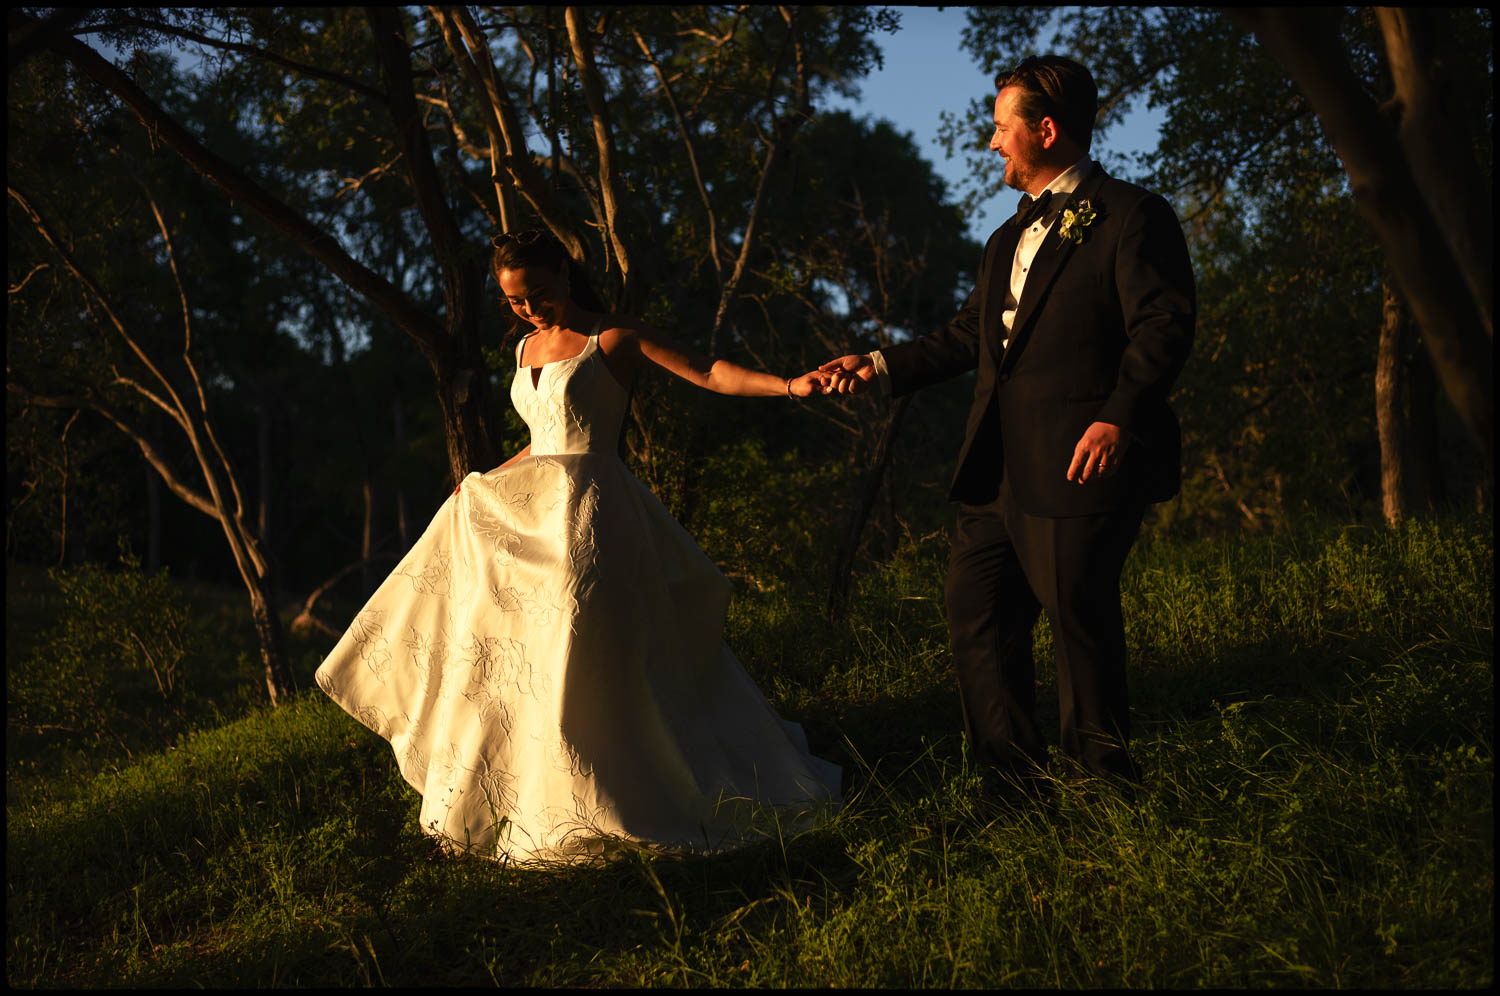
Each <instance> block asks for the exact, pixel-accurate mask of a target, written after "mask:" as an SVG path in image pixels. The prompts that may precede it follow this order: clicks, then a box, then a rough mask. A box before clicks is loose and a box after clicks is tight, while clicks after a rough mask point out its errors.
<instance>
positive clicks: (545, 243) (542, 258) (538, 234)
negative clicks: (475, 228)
mask: <svg viewBox="0 0 1500 996" xmlns="http://www.w3.org/2000/svg"><path fill="white" fill-rule="evenodd" d="M490 245H491V246H493V247H494V249H495V252H494V254H493V255H491V257H490V269H491V270H493V271H494V273H495V279H496V281H499V279H500V271H501V270H524V269H526V268H527V267H529V266H539V267H545V268H547V269H549V270H552V271H553V272H554V273H555V272H557V271H559V270H561V269H562V266H563V264H564V263H567V264H568V297H570V298H571V299H572V300H573V303H574V304H576V305H578V306H579V307H580V308H582V309H583V310H584V311H608V310H609V309H608V308H606V307H605V306H604V302H603V301H601V300H599V295H598V294H595V293H594V288H593V287H592V286H591V285H590V284H589V275H588V271H587V270H585V269H584V268H583V264H582V263H580V262H578V260H576V259H574V258H573V257H572V256H570V255H568V251H567V250H566V249H564V248H563V246H562V243H561V242H559V241H557V239H556V238H555V237H553V235H552V233H551V232H548V231H546V230H544V229H541V228H527V229H523V230H522V231H519V232H506V233H505V234H504V235H497V236H495V237H494V238H493V239H490ZM530 330H531V326H530V325H528V324H527V323H526V322H523V321H521V320H520V319H519V318H517V319H516V320H515V321H514V322H513V323H512V324H511V327H510V329H509V330H508V331H507V332H506V333H505V338H504V340H503V341H502V343H501V345H503V346H510V345H513V344H514V343H515V341H516V339H517V338H518V337H519V335H520V334H521V333H524V332H529V331H530Z"/></svg>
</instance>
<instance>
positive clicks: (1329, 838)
mask: <svg viewBox="0 0 1500 996" xmlns="http://www.w3.org/2000/svg"><path fill="white" fill-rule="evenodd" d="M944 552H945V551H944V550H943V549H942V547H941V545H940V541H939V540H931V541H928V543H927V544H926V545H922V546H919V547H917V548H915V549H910V550H907V551H905V552H904V553H903V554H902V555H901V556H899V557H898V558H897V559H896V560H895V561H893V562H892V563H891V564H889V565H887V566H886V567H884V568H883V569H881V570H880V571H878V572H873V573H870V574H868V575H866V576H864V577H863V578H862V579H861V580H860V583H859V588H858V591H857V593H856V595H855V598H854V599H853V602H852V610H851V616H850V621H849V622H848V623H847V624H845V625H842V626H838V627H830V626H828V625H827V624H825V623H822V622H821V621H820V620H819V619H818V616H817V607H818V606H819V605H820V600H819V599H818V598H817V597H816V595H815V593H813V594H809V593H799V592H792V591H779V590H774V589H772V590H762V591H759V592H754V593H746V594H744V595H742V596H740V597H737V598H736V600H735V603H734V605H733V607H732V610H731V618H730V621H729V625H728V632H727V634H726V636H727V638H728V639H729V641H730V643H731V645H732V646H733V647H734V648H735V650H736V652H737V653H738V654H739V655H740V657H741V659H742V660H743V661H744V662H745V664H746V666H747V668H748V669H749V670H750V672H751V673H752V675H753V676H755V678H756V679H757V681H759V682H760V683H761V686H762V688H764V689H765V690H766V692H767V694H768V696H769V697H770V698H771V699H772V701H773V703H775V704H776V705H777V707H778V708H779V709H781V710H782V711H783V713H784V714H786V715H788V716H789V717H792V718H797V719H800V720H802V721H804V723H805V724H806V725H807V727H808V729H809V732H810V734H811V736H812V738H813V741H814V747H815V748H821V751H822V752H823V753H824V754H825V756H830V757H834V758H836V759H838V760H840V761H841V762H842V763H845V764H847V765H851V766H852V767H853V768H854V769H855V773H854V781H853V788H852V790H851V792H850V795H849V798H848V803H847V806H846V807H845V809H844V811H843V812H842V813H841V814H840V815H839V816H838V817H837V818H836V819H835V820H834V821H833V822H832V823H831V824H829V825H828V826H826V827H824V828H822V829H819V830H817V831H815V832H813V833H810V834H807V835H804V836H801V837H797V838H793V839H789V840H783V841H778V842H773V843H767V844H763V845H758V846H756V847H752V848H748V849H746V850H744V851H741V852H737V853H734V854H729V855H724V856H717V857H712V858H692V859H680V858H666V857H660V856H654V855H650V854H646V853H641V852H629V853H627V854H626V856H624V857H623V858H621V859H619V860H615V861H612V862H610V863H607V864H602V865H600V866H598V867H589V868H571V869H558V870H553V871H522V870H518V869H514V868H508V867H504V866H502V865H499V864H496V863H495V862H493V861H489V860H485V859H480V858H452V857H444V856H442V855H441V854H439V853H438V852H437V851H436V850H435V849H434V848H433V847H432V846H431V844H430V843H429V842H428V841H427V840H426V839H425V838H423V837H422V836H421V834H420V833H419V832H418V830H417V826H416V815H417V809H418V802H419V800H418V797H417V795H416V794H415V793H414V792H413V791H412V790H411V789H410V788H409V787H408V786H406V784H405V783H404V782H403V781H402V780H401V778H400V776H399V774H397V772H396V769H395V765H394V763H393V758H392V756H391V753H390V750H389V748H388V746H387V745H386V744H385V743H384V741H382V740H380V739H379V738H378V737H376V736H375V735H374V734H372V733H370V732H369V731H368V730H366V729H365V728H364V727H362V726H360V725H359V724H358V723H357V722H355V721H354V720H353V719H351V718H350V717H348V716H347V715H345V714H344V713H343V712H342V711H340V710H339V709H338V708H337V707H336V706H334V705H333V704H332V703H331V702H329V701H328V700H326V699H325V698H324V697H322V696H321V694H320V693H318V692H317V691H316V690H315V689H314V690H312V691H309V692H304V693H303V694H302V695H300V696H299V697H298V698H297V700H296V701H294V702H293V703H292V704H291V705H289V706H285V707H283V708H281V709H278V710H275V711H271V710H268V709H263V708H261V707H259V706H256V705H254V695H253V694H248V695H247V694H245V693H244V692H243V691H241V692H233V691H232V690H229V691H226V690H225V689H224V688H219V687H217V686H214V685H213V683H212V681H210V679H209V677H208V674H207V672H208V671H212V670H214V669H217V672H218V673H220V675H221V677H222V672H223V671H224V670H225V669H226V668H233V667H236V666H237V665H235V664H234V662H235V661H236V660H237V659H238V657H237V655H251V656H253V654H252V650H253V648H252V647H251V646H250V645H249V644H248V643H244V642H243V639H244V638H245V637H248V633H245V634H244V635H243V636H242V637H240V639H241V641H242V642H241V644H240V645H239V647H238V648H235V647H234V646H233V645H232V640H233V639H234V638H233V637H232V636H230V635H225V633H219V635H218V636H217V637H215V633H216V632H218V630H216V629H214V627H218V628H219V630H224V631H225V632H227V631H229V630H235V629H236V627H235V625H234V624H233V623H231V622H229V620H231V619H232V618H233V616H234V611H232V610H231V609H230V608H227V606H232V605H237V604H238V603H237V601H236V600H235V599H234V597H233V596H232V594H230V593H224V594H222V596H221V597H222V598H223V599H224V602H223V604H224V605H225V606H226V608H225V609H224V613H225V615H224V621H223V622H221V623H214V624H213V625H212V626H210V627H209V629H208V630H206V631H204V632H201V633H199V634H198V637H197V638H195V639H197V641H198V642H196V643H194V640H193V639H189V640H188V643H189V644H192V646H190V647H189V648H188V649H189V651H191V652H190V653H188V655H187V656H186V657H185V658H184V661H183V663H182V665H181V669H182V673H183V675H184V677H183V679H182V680H183V682H184V684H185V685H187V684H191V683H193V682H197V683H198V684H199V685H201V686H202V687H203V689H204V691H203V698H202V700H201V701H200V702H199V704H198V705H194V706H191V707H188V706H183V707H181V708H179V709H178V713H177V718H176V719H171V718H170V716H169V719H167V720H164V721H163V722H164V723H165V725H164V726H162V727H161V728H160V729H158V730H155V731H154V732H152V731H147V733H140V732H132V733H131V734H130V735H131V736H135V737H136V738H137V739H136V741H134V743H135V746H133V747H132V746H130V745H131V743H132V742H131V741H129V740H126V741H125V742H124V743H123V744H122V745H111V744H109V743H107V742H103V741H99V742H96V743H95V744H94V745H93V746H92V747H90V746H88V745H86V744H85V745H82V746H80V745H79V744H78V743H74V744H71V745H69V744H67V743H64V742H60V741H57V740H56V738H54V739H53V741H49V742H47V743H45V744H43V743H40V742H39V741H37V739H36V736H37V735H35V734H27V735H26V736H22V734H23V733H24V732H25V731H21V730H16V729H12V730H9V731H8V741H9V742H11V743H12V744H14V745H18V747H19V749H18V750H15V751H12V752H10V753H8V757H7V782H8V785H10V787H11V790H10V791H8V792H7V808H6V816H7V849H6V872H7V897H6V914H7V915H6V921H7V932H8V937H7V941H8V947H7V953H6V970H7V978H8V981H9V982H10V983H11V984H12V985H20V986H38V985H39V986H100V985H131V986H163V985H170V986H179V985H180V986H196V985H209V986H228V985H257V986H266V985H303V986H317V985H365V984H375V985H379V984H388V985H473V984H491V983H500V984H505V985H539V986H553V985H583V986H640V985H672V986H699V985H731V986H733V985H745V986H856V985H859V986H914V987H917V986H944V987H947V986H1037V987H1054V986H1064V987H1073V986H1235V987H1237V986H1336V987H1388V986H1400V987H1438V986H1441V987H1450V986H1457V987H1470V986H1472V987H1478V986H1484V985H1488V984H1490V983H1491V982H1492V981H1493V976H1494V923H1493V902H1494V840H1493V831H1494V825H1493V808H1492V789H1493V772H1494V752H1493V692H1494V676H1493V607H1492V602H1493V532H1492V525H1491V523H1490V522H1488V521H1482V522H1478V521H1466V522H1445V523H1441V524H1432V523H1425V524H1424V523H1417V524H1412V525H1409V526H1407V527H1405V528H1403V529H1402V530H1399V531H1395V532H1390V531H1386V530H1383V529H1370V528H1362V527H1351V526H1336V525H1325V526H1309V527H1307V528H1305V529H1304V530H1303V531H1302V532H1300V533H1298V534H1296V535H1282V536H1276V537H1265V538H1258V539H1240V540H1233V541H1218V542H1214V543H1206V542H1190V541H1182V542H1177V543H1169V542H1157V543H1155V544H1151V545H1143V546H1142V547H1140V548H1139V549H1137V551H1136V552H1135V554H1134V555H1133V556H1132V559H1131V561H1130V564H1129V565H1128V567H1127V579H1126V586H1125V587H1126V599H1127V605H1126V618H1127V621H1128V626H1129V639H1130V643H1131V652H1132V670H1131V682H1132V704H1133V707H1134V713H1135V721H1136V731H1137V740H1136V753H1137V755H1138V757H1139V759H1140V760H1141V762H1142V764H1143V766H1144V767H1145V769H1146V772H1147V783H1146V786H1145V790H1144V792H1143V794H1142V798H1141V799H1140V800H1139V802H1138V804H1137V805H1135V806H1134V807H1131V806H1127V805H1125V804H1124V803H1123V802H1121V801H1120V800H1119V799H1117V798H1113V797H1111V796H1109V795H1104V796H1102V797H1100V796H1086V795H1084V794H1083V793H1082V791H1081V790H1080V789H1078V788H1076V787H1074V786H1071V785H1067V784H1064V785H1061V786H1060V787H1059V793H1058V797H1057V799H1056V801H1055V803H1053V804H1052V805H1050V806H1044V807H1034V808H1026V809H1012V808H1005V807H1001V806H998V805H994V804H990V803H985V802H981V801H979V795H978V791H977V782H978V774H977V772H976V771H975V770H974V769H973V768H972V766H970V765H969V763H968V762H967V759H966V757H965V752H964V749H963V743H962V738H961V736H960V734H959V729H958V715H957V703H956V694H955V692H954V690H953V687H952V683H951V679H950V678H949V676H948V675H947V673H946V669H947V666H948V654H947V650H946V634H945V631H944V627H943V621H942V611H941V572H942V561H943V556H944ZM47 591H48V587H47V582H46V579H45V578H44V577H40V576H32V577H30V578H29V579H27V583H26V584H24V585H16V586H13V585H11V584H7V617H8V622H10V623H11V626H10V627H9V632H8V634H7V662H8V665H15V666H19V662H23V661H32V664H30V665H28V666H29V667H31V668H32V671H29V672H26V673H34V672H35V671H36V669H37V667H38V665H37V664H36V658H37V654H38V651H37V648H38V647H45V646H49V645H50V646H55V645H56V642H55V640H54V641H53V643H52V644H48V639H49V636H48V634H49V633H50V634H54V635H55V633H56V623H55V621H54V617H55V616H56V615H57V614H58V613H59V612H60V611H62V609H61V606H60V604H58V602H57V600H56V599H53V600H52V601H51V602H49V597H50V596H49V595H48V594H47ZM190 595H191V598H192V599H194V600H195V601H193V602H192V603H191V604H192V605H193V611H192V612H191V613H190V616H191V618H192V620H193V625H198V624H203V625H208V623H207V622H206V621H205V620H209V619H213V618H217V617H215V616H214V615H213V611H214V610H211V608H210V606H209V604H208V603H206V602H205V601H203V600H204V599H205V598H207V597H208V596H206V595H205V594H204V593H202V592H195V593H190ZM209 601H210V602H211V599H209ZM246 628H247V629H248V627H246ZM1039 637H1040V639H1041V642H1042V643H1043V644H1048V643H1049V642H1050V641H1049V637H1048V635H1047V632H1046V627H1045V622H1044V623H1043V624H1042V625H1041V626H1040V627H1039ZM194 648H196V649H194ZM298 654H299V667H300V668H301V669H302V670H303V671H309V670H310V668H311V666H313V665H314V664H315V662H316V659H317V654H318V650H317V644H316V642H315V641H314V642H309V643H308V644H307V645H305V646H302V647H301V648H300V649H299V651H298ZM1041 656H1042V657H1044V658H1045V657H1046V656H1048V654H1047V651H1046V649H1045V648H1044V650H1043V653H1042V655H1041ZM252 672H253V669H252ZM195 676H196V677H195ZM304 677H305V675H304ZM1039 678H1040V679H1041V680H1042V681H1043V683H1044V685H1045V686H1046V690H1045V691H1044V692H1043V695H1042V701H1043V703H1044V708H1050V709H1051V710H1052V717H1055V714H1056V712H1055V710H1056V700H1055V693H1052V692H1051V683H1052V675H1051V673H1050V669H1049V668H1046V667H1044V668H1043V673H1042V674H1040V675H1039ZM248 680H249V679H248V678H245V679H241V678H239V677H238V675H237V674H236V676H235V678H234V680H233V681H231V680H228V679H225V684H226V687H228V688H231V689H232V687H242V688H244V687H248V688H250V689H252V690H253V683H251V684H249V685H246V682H247V681H248ZM235 682H238V683H239V684H238V686H236V685H235ZM32 684H33V685H36V682H35V681H33V683H32ZM26 687H27V688H31V687H32V685H27V686H26ZM37 687H41V686H39V685H38V686H37ZM148 691H150V690H149V689H148ZM141 694H146V693H141ZM151 694H156V693H155V692H151ZM236 695H238V698H236ZM204 702H206V703H207V704H206V705H205V704H203V703H204ZM169 713H170V710H169V711H168V713H164V715H168V714H169ZM1048 722H1049V724H1050V725H1051V727H1052V728H1053V729H1055V718H1049V719H1048ZM174 723H175V724H176V725H175V726H174V725H173V724H174ZM11 725H14V714H13V719H12V724H11ZM127 732H128V731H127ZM148 733H149V736H148V735H147V734H148ZM153 736H154V737H156V738H157V743H156V745H155V746H153V745H152V744H151V742H150V738H151V737H153ZM27 737H30V739H27ZM125 747H130V754H129V755H128V756H127V755H126V754H125V753H124V752H123V751H124V748H125Z"/></svg>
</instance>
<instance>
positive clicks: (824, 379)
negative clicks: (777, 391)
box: [786, 368, 833, 398]
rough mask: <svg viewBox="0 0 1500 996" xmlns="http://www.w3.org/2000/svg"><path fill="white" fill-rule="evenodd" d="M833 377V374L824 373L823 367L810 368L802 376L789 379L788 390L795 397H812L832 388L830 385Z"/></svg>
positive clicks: (825, 392)
mask: <svg viewBox="0 0 1500 996" xmlns="http://www.w3.org/2000/svg"><path fill="white" fill-rule="evenodd" d="M832 379H833V377H832V375H831V374H827V373H824V372H823V370H822V368H819V369H817V370H810V371H808V372H807V373H805V374H803V375H802V376H800V377H793V378H791V379H790V380H788V381H787V382H786V392H787V393H788V394H790V395H791V396H792V397H794V398H810V397H812V396H813V395H814V394H827V393H828V392H829V390H830V388H829V386H828V385H829V382H830V381H831V380H832Z"/></svg>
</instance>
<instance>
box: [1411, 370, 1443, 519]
mask: <svg viewBox="0 0 1500 996" xmlns="http://www.w3.org/2000/svg"><path fill="white" fill-rule="evenodd" d="M1403 353H1405V354H1406V355H1404V357H1403V358H1404V359H1405V360H1406V383H1407V385H1408V387H1407V404H1408V405H1409V409H1408V411H1409V415H1408V417H1407V421H1408V424H1409V425H1410V426H1411V437H1410V438H1411V454H1412V460H1411V462H1410V465H1409V466H1408V468H1407V469H1408V470H1409V471H1410V472H1411V473H1410V474H1409V483H1410V484H1411V485H1412V488H1411V491H1410V492H1409V493H1410V495H1411V499H1412V505H1413V507H1416V508H1424V509H1426V510H1427V511H1429V512H1435V511H1437V510H1438V509H1440V508H1442V507H1443V506H1444V505H1446V504H1447V502H1448V488H1447V485H1446V484H1445V483H1444V482H1443V461H1442V452H1443V451H1442V447H1441V445H1440V444H1439V442H1438V421H1437V406H1438V389H1437V378H1436V377H1435V376H1433V373H1432V361H1431V360H1430V359H1429V358H1428V356H1427V351H1426V350H1425V349H1423V348H1422V347H1421V345H1420V344H1417V345H1416V347H1415V348H1414V349H1411V350H1409V351H1403Z"/></svg>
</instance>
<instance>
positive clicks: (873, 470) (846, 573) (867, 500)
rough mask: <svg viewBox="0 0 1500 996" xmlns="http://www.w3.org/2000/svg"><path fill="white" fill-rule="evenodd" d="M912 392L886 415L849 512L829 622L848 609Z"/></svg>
mask: <svg viewBox="0 0 1500 996" xmlns="http://www.w3.org/2000/svg"><path fill="white" fill-rule="evenodd" d="M911 399H912V396H911V395H910V394H908V395H906V396H905V397H903V398H898V399H897V400H896V402H895V404H894V405H893V406H892V407H891V414H890V418H888V419H886V423H885V429H884V431H882V432H881V434H880V442H879V443H877V444H876V446H875V456H874V459H873V460H872V461H871V465H870V473H869V474H868V475H866V477H865V482H864V486H863V488H861V490H860V496H859V501H858V502H857V503H856V504H855V506H854V512H853V514H852V515H850V516H849V528H848V529H847V530H845V532H844V542H843V544H842V545H841V546H840V547H839V550H838V553H837V554H835V555H834V558H833V574H832V576H831V577H830V579H829V583H828V605H827V607H826V609H825V612H824V614H825V615H826V616H827V618H828V621H829V622H838V621H839V620H841V619H843V618H844V613H845V611H846V610H847V609H848V604H849V578H850V575H851V574H852V572H853V570H854V555H855V553H856V552H858V550H859V537H860V534H861V533H863V532H864V529H865V522H866V520H868V519H869V517H870V510H871V509H872V508H874V507H875V499H876V498H877V497H879V495H880V484H881V480H882V478H883V477H884V476H885V469H886V467H887V466H888V465H889V464H890V462H891V448H892V447H893V446H894V445H895V442H896V434H897V433H898V432H900V431H901V422H902V420H903V419H904V418H905V417H906V409H907V408H908V407H909V406H910V405H911Z"/></svg>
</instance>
